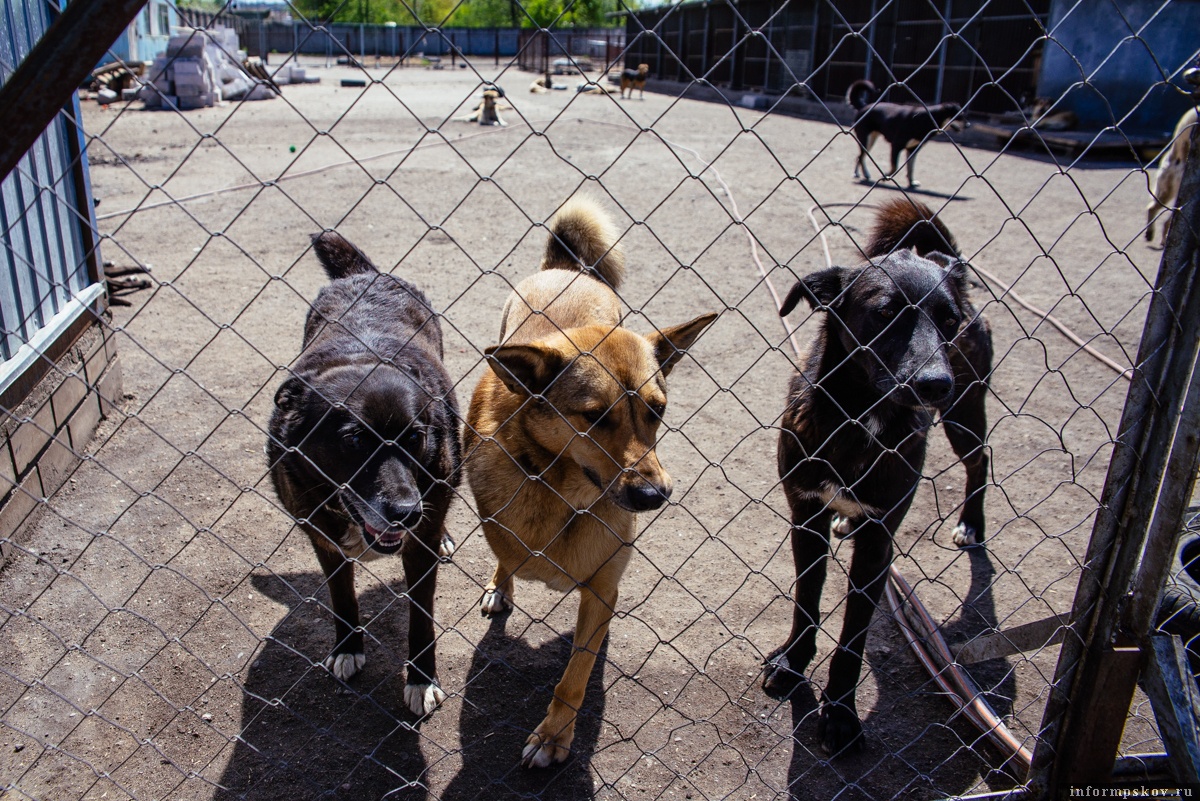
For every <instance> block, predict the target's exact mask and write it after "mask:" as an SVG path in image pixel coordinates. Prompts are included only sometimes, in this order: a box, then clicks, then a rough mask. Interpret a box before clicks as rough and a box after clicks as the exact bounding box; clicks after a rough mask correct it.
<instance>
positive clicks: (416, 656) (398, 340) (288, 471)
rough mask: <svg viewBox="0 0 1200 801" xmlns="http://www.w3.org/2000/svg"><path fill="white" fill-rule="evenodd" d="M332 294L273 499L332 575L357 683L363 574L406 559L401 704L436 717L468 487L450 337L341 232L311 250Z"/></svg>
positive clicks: (308, 357)
mask: <svg viewBox="0 0 1200 801" xmlns="http://www.w3.org/2000/svg"><path fill="white" fill-rule="evenodd" d="M313 250H314V251H316V254H317V258H319V259H320V261H321V264H322V266H323V267H324V268H325V273H326V274H327V275H328V276H329V278H330V279H331V283H329V284H328V285H327V286H325V288H324V289H322V290H321V293H320V294H319V295H318V296H317V299H316V300H315V301H314V302H313V305H312V308H311V309H310V310H309V312H308V318H307V320H306V321H305V324H304V351H303V353H302V354H301V355H300V358H299V360H297V362H296V365H295V367H294V368H293V369H292V375H291V376H290V377H289V378H288V379H287V380H286V381H284V382H283V384H282V385H281V386H280V387H279V390H278V391H277V392H276V393H275V410H274V412H273V413H272V414H271V421H270V424H269V426H268V431H269V436H268V438H267V458H268V462H269V465H270V470H271V480H272V483H274V485H275V492H276V494H278V496H279V499H280V500H281V501H282V502H283V505H284V507H285V508H286V509H287V511H288V513H289V514H290V515H291V516H292V517H293V518H294V519H295V520H296V521H297V522H298V524H299V526H300V528H301V529H302V530H303V531H304V533H305V534H307V535H308V538H309V539H310V540H311V541H312V544H313V549H314V550H315V551H316V552H317V561H318V562H319V563H320V564H321V569H322V570H323V571H324V573H325V581H326V584H327V585H328V587H329V599H330V605H331V607H332V609H333V618H334V645H333V649H332V653H331V654H330V656H329V657H328V658H327V659H326V660H325V667H326V668H327V669H328V670H329V671H330V672H332V673H333V675H334V676H336V677H337V678H338V679H341V680H343V681H346V680H348V679H350V678H351V677H352V676H353V675H354V674H355V673H357V672H358V671H359V670H361V669H362V667H363V665H365V664H366V661H367V659H366V654H365V652H364V650H363V630H362V628H360V626H359V617H358V599H357V597H356V595H355V592H354V566H355V563H356V562H359V561H367V560H369V559H373V558H376V557H378V556H381V555H383V554H394V553H397V552H399V554H400V559H401V561H402V563H403V565H404V578H405V582H406V583H407V585H408V597H409V599H410V605H409V613H408V614H409V626H408V675H407V677H406V678H405V684H404V703H405V704H406V705H407V706H408V708H409V709H410V710H412V711H413V713H414V714H417V715H426V714H429V713H430V712H432V711H433V710H434V709H435V708H436V707H437V706H438V704H440V703H441V702H442V701H443V700H444V699H445V697H446V695H445V693H443V692H442V688H441V687H440V686H439V685H438V678H437V661H436V655H435V651H434V648H435V642H434V630H433V598H434V590H435V587H436V584H437V568H438V557H439V553H440V554H442V555H446V554H447V553H448V551H449V550H452V549H453V543H452V542H451V541H450V540H449V537H447V536H446V534H445V530H444V528H443V524H444V522H445V519H446V512H447V510H448V509H449V508H450V501H451V499H453V497H454V487H455V485H456V484H457V483H458V481H459V465H460V462H461V454H462V451H461V446H460V443H459V439H458V420H459V417H458V402H457V401H456V400H455V397H454V383H453V382H452V381H451V380H450V376H449V374H447V372H446V368H445V367H443V366H442V329H441V326H440V325H439V324H438V318H437V315H436V314H435V313H434V311H433V309H432V308H431V306H430V304H429V301H428V300H427V299H426V298H425V295H424V294H423V293H422V292H421V290H419V289H417V288H416V287H415V286H413V285H412V284H410V283H408V282H407V281H404V280H403V279H400V278H397V277H395V276H391V275H385V274H383V273H380V272H379V270H377V269H376V268H375V265H374V264H372V263H371V261H370V260H369V259H368V258H367V257H366V256H365V255H363V253H362V251H360V250H359V249H358V248H356V247H354V245H352V244H350V243H349V242H347V241H346V240H345V239H344V238H342V237H341V236H340V235H339V234H336V233H333V232H326V233H323V234H320V235H318V236H316V237H314V238H313Z"/></svg>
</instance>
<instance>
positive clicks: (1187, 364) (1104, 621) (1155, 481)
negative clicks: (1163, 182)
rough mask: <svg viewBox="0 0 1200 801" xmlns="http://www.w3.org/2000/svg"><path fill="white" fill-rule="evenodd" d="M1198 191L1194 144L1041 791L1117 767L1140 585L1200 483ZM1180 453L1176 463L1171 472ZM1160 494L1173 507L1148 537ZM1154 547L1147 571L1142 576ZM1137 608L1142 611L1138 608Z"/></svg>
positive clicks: (1087, 577) (1064, 665) (1135, 648)
mask: <svg viewBox="0 0 1200 801" xmlns="http://www.w3.org/2000/svg"><path fill="white" fill-rule="evenodd" d="M1192 141H1193V143H1195V142H1196V137H1195V136H1194V134H1193V137H1192ZM1198 189H1200V151H1198V150H1197V148H1196V146H1195V145H1193V147H1192V149H1191V153H1190V155H1189V158H1188V162H1187V166H1186V168H1185V172H1184V177H1183V182H1182V187H1181V189H1180V192H1179V197H1180V201H1181V202H1180V210H1179V211H1178V212H1177V213H1176V214H1175V219H1174V224H1173V225H1172V226H1171V232H1170V235H1169V238H1168V241H1167V246H1166V249H1165V250H1164V252H1163V258H1162V262H1161V265H1160V268H1159V275H1158V280H1157V282H1156V285H1155V292H1154V297H1153V300H1152V301H1151V305H1150V311H1149V312H1148V314H1147V317H1146V325H1145V327H1144V329H1143V332H1142V340H1141V345H1140V347H1139V351H1138V358H1137V362H1136V364H1137V371H1136V373H1135V375H1134V379H1133V382H1132V383H1131V386H1130V390H1129V394H1128V397H1127V399H1126V403H1125V408H1124V412H1123V414H1122V419H1121V426H1120V429H1119V434H1118V436H1117V445H1116V448H1115V450H1114V452H1113V457H1112V460H1111V462H1110V463H1109V470H1108V476H1107V479H1106V481H1105V487H1104V494H1103V496H1102V498H1101V505H1100V508H1099V510H1098V515H1097V518H1096V523H1095V526H1094V528H1093V531H1092V539H1091V542H1090V543H1089V546H1088V552H1087V556H1086V558H1085V561H1084V567H1083V572H1082V574H1081V576H1080V579H1079V587H1078V590H1077V592H1076V595H1075V603H1074V608H1073V610H1072V615H1071V617H1072V620H1073V624H1072V630H1071V633H1070V634H1069V635H1068V637H1067V639H1066V640H1065V641H1064V643H1063V646H1062V651H1061V653H1060V655H1059V660H1058V666H1057V668H1056V670H1055V676H1054V681H1053V683H1052V685H1051V696H1050V699H1049V701H1048V702H1047V705H1046V711H1045V714H1044V716H1043V718H1042V726H1041V737H1040V739H1039V742H1038V745H1037V748H1036V750H1035V751H1034V757H1033V764H1032V767H1031V770H1030V787H1031V789H1032V790H1033V791H1034V793H1035V795H1036V796H1037V797H1043V796H1053V795H1054V794H1056V793H1057V792H1058V790H1059V789H1061V788H1062V787H1063V786H1064V785H1067V784H1072V783H1079V782H1082V781H1085V780H1096V779H1100V780H1103V779H1104V778H1107V776H1108V772H1109V771H1111V768H1112V765H1113V759H1114V757H1115V755H1116V751H1117V748H1118V745H1119V741H1120V737H1121V732H1122V731H1123V729H1124V725H1125V718H1126V715H1127V713H1128V710H1129V705H1130V702H1131V701H1132V698H1133V691H1134V687H1135V684H1136V681H1137V668H1138V666H1139V664H1140V661H1141V656H1142V650H1143V646H1144V645H1145V644H1146V635H1147V629H1148V628H1149V626H1150V620H1149V619H1148V618H1149V616H1150V615H1152V613H1153V607H1152V606H1150V607H1148V606H1147V605H1146V602H1145V601H1141V602H1139V599H1138V598H1137V592H1138V591H1141V592H1147V591H1151V592H1153V593H1154V597H1155V598H1157V595H1158V593H1159V591H1160V588H1161V586H1162V582H1163V580H1164V578H1165V575H1166V571H1167V566H1168V562H1167V560H1166V559H1165V558H1163V557H1162V554H1161V552H1160V551H1161V549H1163V548H1164V547H1169V545H1168V543H1169V541H1170V537H1171V536H1172V535H1173V534H1174V532H1175V531H1176V530H1177V529H1178V527H1179V523H1180V517H1181V513H1182V506H1183V503H1185V502H1186V498H1185V497H1184V496H1185V495H1186V493H1187V492H1188V491H1189V490H1190V487H1191V482H1192V479H1193V476H1192V475H1191V470H1192V469H1193V468H1194V459H1195V440H1194V438H1190V439H1188V438H1189V436H1190V435H1191V434H1193V433H1194V432H1190V431H1187V430H1183V424H1184V423H1188V422H1189V421H1190V419H1191V417H1192V416H1193V415H1195V413H1196V410H1195V408H1194V403H1195V400H1196V398H1195V397H1194V396H1193V397H1191V398H1190V399H1189V403H1190V404H1192V407H1189V408H1186V409H1184V410H1183V411H1184V415H1183V417H1182V420H1181V407H1182V406H1183V401H1184V398H1185V393H1187V391H1188V387H1189V380H1190V378H1191V376H1192V373H1193V369H1194V367H1195V363H1196V354H1197V348H1198V346H1200V330H1198V329H1197V326H1195V325H1194V324H1191V323H1190V322H1189V323H1188V324H1184V323H1183V321H1194V320H1196V319H1197V318H1198V315H1200V276H1198V273H1200V263H1198V261H1200V257H1198V249H1197V240H1198V238H1197V232H1198V231H1200V192H1198ZM1192 422H1194V421H1192ZM1177 425H1178V430H1177ZM1179 438H1185V439H1184V440H1182V441H1181V440H1180V439H1179ZM1189 449H1190V452H1189ZM1172 461H1174V463H1175V464H1174V469H1171V470H1168V469H1167V468H1168V464H1169V463H1170V462H1172ZM1185 464H1186V465H1188V467H1187V470H1186V472H1185V474H1183V475H1181V470H1180V466H1181V465H1185ZM1164 474H1165V478H1164ZM1160 481H1161V482H1162V487H1161V490H1160V486H1159V485H1160ZM1160 498H1162V499H1163V500H1164V501H1165V503H1166V504H1167V506H1166V507H1164V509H1163V510H1162V512H1163V514H1162V515H1160V517H1158V518H1157V519H1155V524H1154V526H1153V529H1154V534H1155V536H1154V537H1153V538H1152V539H1150V540H1149V542H1148V540H1147V533H1148V528H1150V520H1151V518H1152V516H1153V515H1154V511H1155V506H1156V504H1157V503H1158V502H1159V499H1160ZM1148 546H1149V547H1148ZM1143 554H1145V555H1146V556H1147V557H1148V561H1147V562H1146V569H1144V570H1143V571H1142V573H1141V574H1140V575H1138V576H1137V581H1136V582H1133V581H1132V580H1133V578H1134V574H1135V570H1137V566H1138V564H1139V562H1142V557H1143ZM1131 582H1132V583H1131ZM1127 606H1128V607H1130V609H1131V610H1133V614H1127V613H1126V607H1127ZM1135 627H1136V628H1135Z"/></svg>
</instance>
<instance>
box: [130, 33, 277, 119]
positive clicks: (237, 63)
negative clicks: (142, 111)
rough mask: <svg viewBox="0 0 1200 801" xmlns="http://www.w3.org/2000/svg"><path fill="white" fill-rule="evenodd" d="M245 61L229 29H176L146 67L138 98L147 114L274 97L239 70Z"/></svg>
mask: <svg viewBox="0 0 1200 801" xmlns="http://www.w3.org/2000/svg"><path fill="white" fill-rule="evenodd" d="M245 60H246V53H245V51H244V50H240V49H239V48H238V38H237V32H236V31H234V30H233V29H232V28H213V29H200V28H175V29H174V34H173V35H172V36H171V38H170V40H169V41H168V43H167V49H166V52H164V53H159V54H158V56H156V57H155V59H154V63H153V64H152V65H151V67H150V72H149V83H148V84H147V85H146V86H145V87H143V88H142V91H141V94H140V97H141V99H142V100H143V101H145V103H146V108H148V109H153V108H178V109H182V110H189V109H196V108H206V107H209V106H213V105H215V104H216V103H219V102H221V101H222V100H241V99H243V98H246V99H251V100H265V99H267V98H271V97H274V96H275V93H274V91H273V90H271V89H270V88H269V87H265V86H263V85H262V84H261V83H260V82H259V81H257V80H256V79H254V78H252V77H251V76H249V75H248V74H247V73H246V71H245V70H243V69H242V63H243V62H244V61H245Z"/></svg>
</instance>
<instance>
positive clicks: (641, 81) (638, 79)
mask: <svg viewBox="0 0 1200 801" xmlns="http://www.w3.org/2000/svg"><path fill="white" fill-rule="evenodd" d="M649 75H650V65H649V64H638V68H637V69H636V70H631V69H625V70H622V71H621V97H622V98H624V97H625V92H626V91H627V90H628V92H629V99H630V100H632V99H633V90H634V89H637V90H638V91H639V92H641V95H639V96H640V97H641V99H642V100H645V99H646V78H647V77H648V76H649Z"/></svg>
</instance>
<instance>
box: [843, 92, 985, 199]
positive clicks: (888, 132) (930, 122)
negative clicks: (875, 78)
mask: <svg viewBox="0 0 1200 801" xmlns="http://www.w3.org/2000/svg"><path fill="white" fill-rule="evenodd" d="M879 97H880V92H879V90H878V89H876V88H875V84H873V83H871V82H870V81H866V80H863V81H855V82H854V83H852V84H850V88H849V89H847V90H846V102H847V103H849V104H850V105H851V106H853V107H854V108H855V110H856V111H857V112H858V116H857V117H856V118H855V120H854V126H853V127H852V128H851V130H852V131H853V132H854V138H855V139H856V140H858V159H857V160H856V161H855V162H854V177H855V178H858V177H859V173H860V171H861V174H862V179H863V180H864V181H870V180H871V173H870V171H869V170H868V169H867V154H868V153H869V152H870V150H871V148H872V147H873V146H874V145H875V142H876V141H878V139H879V137H881V136H882V137H883V138H884V139H886V140H887V141H888V143H889V144H891V146H892V171H891V172H890V173H889V174H888V176H887V177H889V178H890V177H892V176H894V175H895V174H896V172H897V170H899V168H900V154H901V153H906V155H907V159H908V186H909V188H912V187H916V186H920V184H919V183H918V182H917V181H916V180H915V179H914V178H913V167H914V165H915V164H916V160H917V149H918V148H920V147H921V145H922V144H924V143H925V140H926V139H927V138H928V137H929V135H930V134H932V133H934V132H936V131H941V130H946V128H947V125H948V126H949V129H950V130H962V128H963V127H965V125H966V123H965V121H963V120H959V119H955V118H956V117H958V116H959V115H960V114H961V112H962V107H961V106H960V105H958V104H957V103H938V104H937V105H934V106H925V105H907V104H901V103H880V102H877V101H878V99H879Z"/></svg>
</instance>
